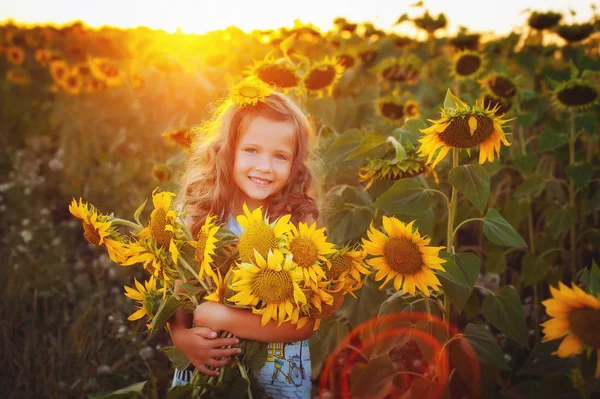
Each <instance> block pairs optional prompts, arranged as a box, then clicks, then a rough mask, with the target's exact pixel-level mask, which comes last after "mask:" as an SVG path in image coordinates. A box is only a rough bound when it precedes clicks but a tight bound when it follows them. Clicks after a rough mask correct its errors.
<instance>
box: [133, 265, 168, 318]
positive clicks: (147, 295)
mask: <svg viewBox="0 0 600 399" xmlns="http://www.w3.org/2000/svg"><path fill="white" fill-rule="evenodd" d="M133 280H134V283H135V288H131V287H128V286H125V296H126V297H127V298H131V299H133V300H134V301H136V302H138V305H139V307H138V310H137V311H135V312H134V313H132V314H131V315H129V317H128V318H127V320H138V319H141V318H142V317H144V316H148V319H149V320H152V319H153V318H154V315H156V312H157V311H158V305H159V303H160V298H161V297H162V296H163V294H164V291H165V289H164V288H160V289H157V288H156V279H155V278H154V276H150V280H148V281H145V282H144V285H142V284H140V282H139V281H137V279H135V278H134V279H133ZM136 288H137V289H136ZM146 326H147V327H148V329H150V327H151V326H152V324H151V323H148V324H146Z"/></svg>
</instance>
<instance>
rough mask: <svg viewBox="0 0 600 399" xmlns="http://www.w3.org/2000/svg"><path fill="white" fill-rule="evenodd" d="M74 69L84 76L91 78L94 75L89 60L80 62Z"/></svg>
mask: <svg viewBox="0 0 600 399" xmlns="http://www.w3.org/2000/svg"><path fill="white" fill-rule="evenodd" d="M72 71H74V72H75V73H77V74H78V75H80V76H81V77H82V78H89V77H90V76H91V75H92V70H91V68H90V66H89V64H88V63H87V62H78V63H77V64H75V65H73V68H72Z"/></svg>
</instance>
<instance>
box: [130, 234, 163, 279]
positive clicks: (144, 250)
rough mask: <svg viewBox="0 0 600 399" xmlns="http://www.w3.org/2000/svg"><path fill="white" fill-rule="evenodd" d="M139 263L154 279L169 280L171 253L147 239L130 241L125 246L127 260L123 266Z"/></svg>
mask: <svg viewBox="0 0 600 399" xmlns="http://www.w3.org/2000/svg"><path fill="white" fill-rule="evenodd" d="M136 263H141V264H142V266H143V267H144V269H145V270H146V271H147V272H148V273H150V275H152V276H154V277H156V279H158V280H161V281H164V282H165V283H166V282H169V281H171V280H172V276H173V274H174V267H173V263H172V255H171V254H170V253H167V251H166V250H165V249H164V248H162V247H160V246H159V245H157V244H156V243H155V242H152V241H149V240H139V241H137V242H132V243H131V244H129V245H128V247H127V260H126V261H125V262H123V263H122V265H123V266H131V265H134V264H136Z"/></svg>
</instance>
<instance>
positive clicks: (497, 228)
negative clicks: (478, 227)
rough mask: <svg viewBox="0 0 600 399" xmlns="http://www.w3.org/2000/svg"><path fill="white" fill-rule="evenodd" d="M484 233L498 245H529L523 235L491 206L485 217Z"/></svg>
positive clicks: (518, 246)
mask: <svg viewBox="0 0 600 399" xmlns="http://www.w3.org/2000/svg"><path fill="white" fill-rule="evenodd" d="M483 234H485V236H486V237H487V238H488V240H490V241H491V242H493V243H494V244H497V245H505V246H508V247H517V248H521V247H526V246H527V244H526V243H525V240H523V237H521V236H520V235H519V233H517V231H516V230H515V229H514V227H512V226H511V225H510V224H509V223H508V222H507V221H506V219H504V218H503V217H502V216H501V215H500V212H498V210H496V209H494V208H489V209H488V211H487V213H486V214H485V217H484V218H483Z"/></svg>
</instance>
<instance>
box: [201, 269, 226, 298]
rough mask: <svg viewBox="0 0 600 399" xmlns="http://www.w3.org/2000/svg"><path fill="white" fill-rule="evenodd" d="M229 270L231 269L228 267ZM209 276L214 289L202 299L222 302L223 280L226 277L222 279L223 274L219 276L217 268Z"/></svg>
mask: <svg viewBox="0 0 600 399" xmlns="http://www.w3.org/2000/svg"><path fill="white" fill-rule="evenodd" d="M231 270H233V269H230V271H231ZM211 277H212V279H213V282H214V283H215V290H214V291H213V292H211V293H210V294H208V295H207V296H205V297H204V299H205V300H207V301H211V302H219V303H223V301H224V298H225V281H227V278H225V280H223V276H221V272H220V271H219V270H217V272H216V273H213V274H212V276H211ZM226 277H227V276H226Z"/></svg>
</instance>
